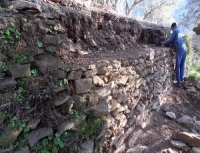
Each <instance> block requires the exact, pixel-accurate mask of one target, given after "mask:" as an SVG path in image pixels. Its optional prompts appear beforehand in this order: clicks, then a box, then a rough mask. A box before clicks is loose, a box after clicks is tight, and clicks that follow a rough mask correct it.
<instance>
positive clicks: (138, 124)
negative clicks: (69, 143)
mask: <svg viewBox="0 0 200 153" xmlns="http://www.w3.org/2000/svg"><path fill="white" fill-rule="evenodd" d="M59 2H60V3H62V5H59V3H54V2H52V1H50V2H49V4H46V3H43V2H42V1H38V2H32V1H22V0H20V1H12V2H9V1H4V3H3V4H4V5H3V6H5V8H1V9H0V11H1V18H0V21H1V22H0V30H1V31H2V32H4V30H8V28H11V29H15V30H16V29H17V30H18V31H19V32H20V39H16V38H13V43H9V42H8V43H5V39H4V38H2V37H1V39H0V42H1V44H4V45H5V46H3V47H2V48H1V49H0V60H1V62H0V68H1V69H0V77H1V80H0V91H1V92H0V101H1V106H2V108H4V109H8V108H9V110H10V108H11V107H10V105H8V104H12V112H13V113H14V114H26V115H25V116H28V117H27V119H26V125H27V126H28V127H30V129H31V131H30V132H31V133H30V136H29V137H28V141H29V145H28V146H27V148H28V150H29V149H31V148H32V147H33V146H34V145H35V144H36V143H37V142H38V141H39V139H42V138H44V137H47V136H48V135H50V134H52V133H53V130H54V131H55V130H56V131H59V132H60V134H63V133H64V132H66V131H69V130H76V128H75V127H76V126H77V125H78V124H80V123H81V122H83V121H84V120H85V119H86V114H87V113H90V114H92V116H94V117H95V118H101V117H104V120H105V124H104V125H103V126H102V127H101V129H100V130H99V133H98V136H97V137H96V138H95V139H93V140H90V141H86V142H82V143H83V144H82V145H81V144H79V145H80V147H81V148H82V152H84V151H91V150H92V152H93V150H95V149H94V146H95V147H96V148H98V150H99V151H100V152H106V153H107V152H115V153H117V152H125V151H126V152H130V151H129V149H131V148H132V150H133V148H134V147H135V146H134V144H135V142H136V140H137V139H138V137H139V136H140V135H141V134H142V132H143V131H142V129H143V128H145V127H146V124H147V123H146V122H145V121H146V119H147V118H148V117H149V116H151V112H152V111H154V110H155V111H158V110H159V108H160V105H161V104H162V103H163V102H164V101H166V95H168V94H169V93H170V92H171V84H172V74H173V64H174V61H173V54H172V52H171V49H170V48H164V47H156V46H157V45H158V44H159V41H161V40H162V39H163V37H165V36H166V35H167V32H166V31H167V30H166V29H165V28H164V27H161V26H156V25H152V24H147V23H146V24H145V23H139V22H137V21H135V20H132V19H128V18H125V17H118V16H116V15H113V14H109V13H104V12H98V11H91V12H90V11H88V12H89V13H90V15H88V14H83V13H82V12H81V11H77V10H72V9H71V8H70V7H67V6H66V5H67V4H66V5H63V3H65V2H64V1H59ZM50 4H53V5H50ZM11 8H12V9H11ZM88 12H87V13H88ZM11 23H12V24H11ZM13 25H14V27H13ZM3 34H4V33H3ZM16 35H17V36H18V34H17V33H14V36H16ZM11 36H12V35H11ZM141 42H142V43H146V44H148V45H144V44H141ZM149 44H151V45H149ZM97 52H98V53H99V52H100V54H97ZM99 55H100V56H99ZM114 55H115V56H114ZM97 56H98V58H97ZM107 57H109V58H107ZM90 60H91V61H90ZM30 96H32V99H30V98H31V97H30ZM33 96H34V97H33ZM30 106H31V107H33V109H30V108H27V107H30ZM83 108H84V109H83ZM26 109H28V111H27V110H26ZM29 109H30V110H29ZM47 110H50V111H47ZM72 110H78V111H80V113H79V117H78V118H76V119H74V120H71V119H69V118H67V117H63V116H65V115H69V113H70V112H71V111H72ZM36 112H37V113H36ZM52 116H53V117H52ZM49 120H50V121H51V122H49ZM3 122H4V120H3V121H2V122H1V123H3ZM5 125H6V124H4V126H5ZM21 131H22V130H21V129H20V130H18V135H19V134H20V133H21ZM40 131H46V133H44V132H43V133H44V134H43V136H40V137H39V138H38V137H37V135H38V133H40ZM7 134H8V133H6V135H7ZM10 134H12V132H10V133H9V135H7V136H8V137H9V138H10V137H11V135H10ZM18 135H17V136H18ZM12 139H13V140H16V139H17V138H16V136H15V138H12ZM12 143H14V142H12ZM12 143H10V142H6V143H3V140H2V139H0V146H1V147H8V146H9V145H11V144H12ZM85 146H90V147H85ZM80 152H81V151H80Z"/></svg>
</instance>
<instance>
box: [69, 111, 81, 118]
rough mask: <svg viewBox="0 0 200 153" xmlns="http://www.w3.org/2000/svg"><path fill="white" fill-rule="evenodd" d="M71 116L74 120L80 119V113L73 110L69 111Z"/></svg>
mask: <svg viewBox="0 0 200 153" xmlns="http://www.w3.org/2000/svg"><path fill="white" fill-rule="evenodd" d="M69 114H70V116H71V117H72V118H77V117H79V114H78V111H77V110H75V109H71V110H70V111H69Z"/></svg>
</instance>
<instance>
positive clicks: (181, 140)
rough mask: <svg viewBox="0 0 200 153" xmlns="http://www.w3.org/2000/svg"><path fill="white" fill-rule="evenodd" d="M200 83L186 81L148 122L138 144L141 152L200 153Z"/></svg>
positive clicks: (175, 89)
mask: <svg viewBox="0 0 200 153" xmlns="http://www.w3.org/2000/svg"><path fill="white" fill-rule="evenodd" d="M199 109H200V83H199V82H197V81H195V80H194V78H192V77H189V78H186V80H185V82H184V84H183V86H182V88H178V87H174V88H173V92H172V93H171V95H169V96H168V100H167V102H166V103H164V104H163V105H162V106H161V109H160V110H159V111H158V112H154V113H153V114H152V116H151V117H150V119H149V120H148V121H147V126H146V128H145V129H144V132H143V135H142V136H141V137H140V138H139V139H138V140H137V142H136V144H137V147H138V152H145V153H190V152H192V153H199V152H200V148H198V147H200V143H199V142H200V139H199V131H200V124H199V123H200V113H199Z"/></svg>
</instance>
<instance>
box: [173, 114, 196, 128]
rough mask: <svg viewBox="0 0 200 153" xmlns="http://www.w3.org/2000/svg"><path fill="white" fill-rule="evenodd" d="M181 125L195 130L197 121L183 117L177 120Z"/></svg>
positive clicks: (186, 116)
mask: <svg viewBox="0 0 200 153" xmlns="http://www.w3.org/2000/svg"><path fill="white" fill-rule="evenodd" d="M177 122H178V123H179V124H182V125H183V126H185V127H186V128H194V127H195V126H196V124H195V120H194V119H193V118H191V117H190V116H188V115H183V116H181V117H180V118H178V119H177Z"/></svg>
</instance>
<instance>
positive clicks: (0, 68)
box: [0, 61, 8, 75]
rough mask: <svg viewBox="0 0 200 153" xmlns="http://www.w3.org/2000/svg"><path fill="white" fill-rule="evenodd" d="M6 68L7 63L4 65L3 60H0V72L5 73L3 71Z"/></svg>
mask: <svg viewBox="0 0 200 153" xmlns="http://www.w3.org/2000/svg"><path fill="white" fill-rule="evenodd" d="M7 70H8V67H7V65H6V64H5V63H4V62H2V61H0V72H2V73H3V75H5V72H6V71H7Z"/></svg>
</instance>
